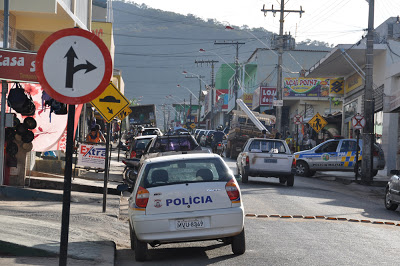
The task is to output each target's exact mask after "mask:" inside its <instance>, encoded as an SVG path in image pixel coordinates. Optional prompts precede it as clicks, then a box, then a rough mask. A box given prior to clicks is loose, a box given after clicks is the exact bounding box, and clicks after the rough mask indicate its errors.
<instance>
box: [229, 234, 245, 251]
mask: <svg viewBox="0 0 400 266" xmlns="http://www.w3.org/2000/svg"><path fill="white" fill-rule="evenodd" d="M231 246H232V252H233V254H236V255H241V254H243V253H245V252H246V238H245V234H244V228H243V230H242V232H240V234H238V235H236V236H233V237H232V244H231Z"/></svg>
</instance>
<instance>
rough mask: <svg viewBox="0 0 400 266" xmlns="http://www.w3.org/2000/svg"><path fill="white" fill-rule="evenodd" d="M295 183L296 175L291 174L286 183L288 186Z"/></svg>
mask: <svg viewBox="0 0 400 266" xmlns="http://www.w3.org/2000/svg"><path fill="white" fill-rule="evenodd" d="M293 184H294V175H290V176H288V177H287V183H286V185H287V186H288V187H293Z"/></svg>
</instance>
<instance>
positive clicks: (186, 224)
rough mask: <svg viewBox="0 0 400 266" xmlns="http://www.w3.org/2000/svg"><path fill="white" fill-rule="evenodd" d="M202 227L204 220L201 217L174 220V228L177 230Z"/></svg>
mask: <svg viewBox="0 0 400 266" xmlns="http://www.w3.org/2000/svg"><path fill="white" fill-rule="evenodd" d="M197 228H204V220H203V219H201V218H197V219H184V220H176V229H177V230H190V229H197Z"/></svg>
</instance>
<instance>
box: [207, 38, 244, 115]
mask: <svg viewBox="0 0 400 266" xmlns="http://www.w3.org/2000/svg"><path fill="white" fill-rule="evenodd" d="M214 44H217V45H236V57H235V85H234V88H233V90H234V92H235V108H234V109H235V110H236V109H237V103H236V100H237V98H238V90H239V45H243V44H246V43H244V42H225V41H224V42H214Z"/></svg>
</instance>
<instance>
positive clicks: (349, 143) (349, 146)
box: [340, 140, 361, 152]
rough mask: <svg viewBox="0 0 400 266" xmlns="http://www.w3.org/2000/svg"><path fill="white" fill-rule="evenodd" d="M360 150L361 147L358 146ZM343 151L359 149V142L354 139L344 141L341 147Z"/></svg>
mask: <svg viewBox="0 0 400 266" xmlns="http://www.w3.org/2000/svg"><path fill="white" fill-rule="evenodd" d="M358 150H359V151H360V150H361V148H358ZM340 151H341V152H347V151H357V142H355V141H353V140H344V141H343V142H342V146H341V147H340Z"/></svg>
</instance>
